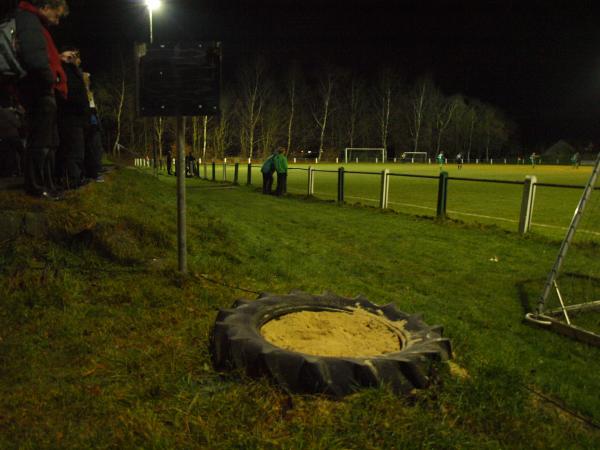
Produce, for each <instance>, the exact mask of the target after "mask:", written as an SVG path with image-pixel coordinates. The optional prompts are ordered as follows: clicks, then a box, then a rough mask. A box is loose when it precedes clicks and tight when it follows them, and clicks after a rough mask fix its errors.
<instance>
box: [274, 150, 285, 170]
mask: <svg viewBox="0 0 600 450" xmlns="http://www.w3.org/2000/svg"><path fill="white" fill-rule="evenodd" d="M273 159H274V161H275V170H276V171H277V173H287V170H288V161H287V158H286V156H285V155H284V154H283V153H278V154H276V155H275V158H273Z"/></svg>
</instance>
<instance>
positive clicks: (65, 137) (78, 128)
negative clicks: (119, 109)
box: [57, 46, 90, 189]
mask: <svg viewBox="0 0 600 450" xmlns="http://www.w3.org/2000/svg"><path fill="white" fill-rule="evenodd" d="M60 59H61V61H62V66H63V70H64V71H65V73H66V75H67V86H68V91H69V95H68V97H67V98H61V97H58V98H57V104H58V131H59V136H60V147H59V151H58V155H57V160H58V164H57V168H58V170H57V172H58V174H59V176H60V177H61V178H62V179H63V185H64V187H65V188H67V189H75V188H78V187H79V186H81V185H82V184H83V178H84V169H83V162H84V157H85V135H86V129H87V127H88V124H89V120H90V117H89V113H90V103H89V100H88V94H87V90H86V87H85V82H84V79H83V72H82V71H81V69H80V66H81V57H80V54H79V49H77V48H76V47H73V46H65V47H63V48H62V52H61V54H60Z"/></svg>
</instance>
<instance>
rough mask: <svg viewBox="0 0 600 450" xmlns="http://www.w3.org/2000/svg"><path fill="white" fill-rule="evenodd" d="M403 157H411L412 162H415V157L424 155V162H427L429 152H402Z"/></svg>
mask: <svg viewBox="0 0 600 450" xmlns="http://www.w3.org/2000/svg"><path fill="white" fill-rule="evenodd" d="M402 155H404V156H403V157H404V158H406V157H407V155H410V156H411V162H413V163H414V162H415V155H423V162H427V152H402Z"/></svg>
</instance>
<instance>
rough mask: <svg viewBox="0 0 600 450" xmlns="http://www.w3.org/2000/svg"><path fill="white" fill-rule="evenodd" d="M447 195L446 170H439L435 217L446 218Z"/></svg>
mask: <svg viewBox="0 0 600 450" xmlns="http://www.w3.org/2000/svg"><path fill="white" fill-rule="evenodd" d="M447 196H448V172H445V171H442V172H440V181H439V184H438V198H437V218H438V219H445V218H446V199H447Z"/></svg>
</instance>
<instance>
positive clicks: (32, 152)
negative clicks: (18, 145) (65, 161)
mask: <svg viewBox="0 0 600 450" xmlns="http://www.w3.org/2000/svg"><path fill="white" fill-rule="evenodd" d="M68 12H69V7H68V5H67V2H66V0H29V1H21V2H19V6H18V10H17V13H16V16H15V19H16V28H17V39H18V41H19V52H20V56H21V62H22V64H23V66H24V69H25V70H26V71H27V75H26V76H25V78H23V80H21V81H20V82H19V86H18V87H19V98H20V100H21V103H22V104H23V106H24V107H25V110H26V124H27V148H26V151H25V167H24V169H25V191H26V192H27V193H28V194H30V195H33V196H36V197H43V198H49V199H59V198H60V197H59V196H58V195H57V194H56V192H55V187H54V181H53V171H54V167H53V166H54V151H55V149H56V147H58V129H57V125H56V95H60V96H62V97H63V98H66V97H67V78H66V75H65V73H64V71H63V69H62V66H61V61H60V57H59V54H58V51H57V50H56V46H55V44H54V40H53V39H52V36H51V35H50V32H49V31H48V27H50V26H52V25H58V23H59V21H60V18H61V17H63V16H66V15H67V14H68Z"/></svg>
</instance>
